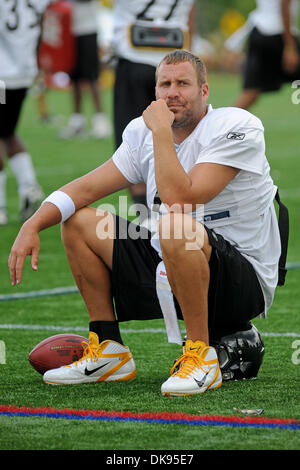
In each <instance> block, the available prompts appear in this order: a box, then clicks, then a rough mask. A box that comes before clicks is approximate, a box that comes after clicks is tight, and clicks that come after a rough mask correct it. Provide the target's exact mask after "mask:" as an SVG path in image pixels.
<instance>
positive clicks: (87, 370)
mask: <svg viewBox="0 0 300 470" xmlns="http://www.w3.org/2000/svg"><path fill="white" fill-rule="evenodd" d="M107 364H109V362H107V363H106V364H103V365H102V366H99V367H96V368H95V369H92V370H89V369H88V368H87V367H86V368H85V369H84V374H85V375H87V376H89V375H91V374H94V372H97V370H99V369H102V368H103V367H105V366H107Z"/></svg>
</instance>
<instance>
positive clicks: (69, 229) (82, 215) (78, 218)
mask: <svg viewBox="0 0 300 470" xmlns="http://www.w3.org/2000/svg"><path fill="white" fill-rule="evenodd" d="M88 217H89V208H88V207H84V208H82V209H79V210H78V211H76V212H75V213H74V214H73V215H72V216H71V217H70V218H69V219H67V220H66V221H65V222H63V223H62V224H61V236H62V240H63V242H64V243H65V242H67V240H68V239H69V238H70V237H72V236H73V235H74V234H76V235H78V234H79V233H80V232H82V231H83V229H84V228H86V226H87V221H88Z"/></svg>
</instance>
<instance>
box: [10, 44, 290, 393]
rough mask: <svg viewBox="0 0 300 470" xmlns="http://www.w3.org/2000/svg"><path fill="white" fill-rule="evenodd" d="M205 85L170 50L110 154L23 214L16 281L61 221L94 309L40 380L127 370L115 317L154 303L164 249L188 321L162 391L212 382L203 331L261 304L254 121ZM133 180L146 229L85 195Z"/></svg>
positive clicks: (263, 246)
mask: <svg viewBox="0 0 300 470" xmlns="http://www.w3.org/2000/svg"><path fill="white" fill-rule="evenodd" d="M208 96H209V88H208V84H207V81H206V73H205V67H204V64H203V63H202V61H201V60H200V59H199V58H197V57H196V56H194V55H193V54H191V53H189V52H187V51H184V50H180V51H179V50H177V51H174V52H171V53H169V54H168V55H166V56H165V58H164V59H163V60H162V62H161V63H160V64H159V65H158V68H157V82H156V98H157V100H156V101H154V102H152V103H151V104H150V106H148V108H147V109H146V110H145V111H144V113H143V116H141V117H140V118H137V119H134V120H133V121H131V123H130V124H129V125H128V126H127V128H126V130H125V132H124V134H123V142H122V144H121V146H120V147H119V148H118V149H117V151H116V152H115V153H114V155H113V156H112V158H111V159H110V160H109V161H107V162H105V163H104V164H103V165H101V166H100V167H98V168H97V169H95V170H94V171H92V172H91V173H88V174H87V175H85V176H83V177H81V178H79V179H77V180H75V181H73V182H71V183H69V184H67V185H65V186H63V187H62V188H60V190H59V191H58V192H55V193H53V194H52V195H50V197H49V198H47V199H46V200H45V202H44V203H43V204H42V206H41V207H40V209H39V210H38V211H37V212H36V213H35V215H34V216H33V217H32V218H31V219H30V220H28V221H27V222H26V223H25V224H24V225H23V227H22V228H21V231H20V233H19V235H18V237H17V239H16V241H15V243H14V245H13V248H12V251H11V254H10V257H9V267H10V275H11V280H12V283H13V284H16V283H19V282H21V278H22V268H23V264H24V260H25V257H26V255H31V263H32V267H33V269H37V264H38V253H39V236H38V233H39V231H40V230H43V229H45V228H47V227H50V226H52V225H54V224H58V223H59V222H63V223H62V240H63V243H64V246H65V249H66V253H67V257H68V261H69V264H70V267H71V270H72V273H73V276H74V279H75V281H76V283H77V286H78V288H79V291H80V293H81V295H82V297H83V299H84V301H85V304H86V307H87V310H88V313H89V316H90V336H89V347H87V348H86V351H85V354H84V356H83V358H82V359H81V360H80V361H77V362H75V363H73V364H71V365H69V366H65V367H61V368H59V369H54V370H50V371H48V372H46V373H45V375H44V381H45V382H46V383H49V384H75V383H85V382H99V381H100V382H101V381H115V380H128V379H132V378H134V377H135V374H136V370H135V363H134V360H133V358H132V355H131V353H130V350H129V348H128V347H126V346H124V345H123V342H122V338H121V335H120V331H119V326H118V322H120V321H128V320H136V319H153V318H161V317H162V314H163V312H162V308H161V303H160V301H159V299H158V295H157V286H156V269H157V266H158V264H159V263H161V262H162V261H163V262H164V267H165V272H166V273H167V278H168V283H169V285H170V287H171V290H172V293H173V296H174V302H175V306H176V312H177V315H178V318H183V320H184V323H185V327H186V333H187V339H186V342H185V345H184V348H183V354H182V356H180V358H179V359H178V360H177V361H176V367H174V368H172V371H171V376H170V377H169V378H168V379H167V380H166V381H164V383H163V384H162V387H161V392H162V394H163V395H192V394H198V393H202V392H204V391H205V390H207V389H214V388H218V387H220V386H221V384H222V374H221V371H220V367H219V361H218V356H217V353H216V350H215V349H214V348H213V347H212V346H211V344H212V343H213V341H215V340H218V339H220V338H222V337H224V336H226V335H231V334H234V333H235V332H237V331H247V330H249V329H250V327H251V324H250V323H249V321H250V320H251V319H252V318H254V317H256V316H258V315H260V314H262V315H265V314H266V311H267V310H268V309H269V308H270V306H271V304H272V301H273V296H274V291H275V287H276V285H277V280H278V260H279V256H280V251H281V247H280V236H279V230H278V223H277V218H276V213H275V209H274V205H273V199H274V196H275V193H276V189H277V188H276V187H275V186H274V184H273V181H272V179H271V177H270V172H269V171H270V167H269V164H268V161H267V159H266V156H265V141H264V130H263V126H262V123H261V121H260V120H259V119H258V118H256V117H255V116H253V115H252V114H250V113H249V112H247V111H245V110H242V109H238V108H219V109H213V108H212V106H211V105H207V100H208ZM138 182H145V183H146V185H147V201H148V205H149V207H151V205H152V203H153V201H154V202H155V203H156V204H155V205H156V210H158V212H159V224H158V232H157V233H156V234H154V236H153V237H152V238H151V239H150V236H151V234H150V232H148V231H146V229H142V228H141V230H140V231H139V232H138V230H133V227H132V224H131V223H130V222H128V221H124V219H121V218H119V217H118V216H114V215H112V214H109V213H106V212H102V214H100V215H99V213H97V211H96V209H94V208H90V207H88V205H89V204H91V203H93V202H94V201H97V200H99V199H102V198H104V197H105V196H107V195H109V194H111V193H114V192H116V191H118V190H120V189H122V188H127V187H129V186H130V185H131V184H136V183H138ZM105 231H106V233H104V232H105ZM133 233H134V234H135V235H134V236H132V234H133ZM104 235H105V236H104ZM113 301H114V304H113ZM113 305H114V306H113ZM116 318H117V320H116Z"/></svg>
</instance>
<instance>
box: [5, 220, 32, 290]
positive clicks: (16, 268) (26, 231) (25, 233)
mask: <svg viewBox="0 0 300 470" xmlns="http://www.w3.org/2000/svg"><path fill="white" fill-rule="evenodd" d="M39 252H40V238H39V234H38V231H36V230H35V229H34V228H33V227H32V225H31V224H30V222H29V221H28V222H25V224H24V225H23V226H22V228H21V230H20V232H19V234H18V236H17V238H16V240H15V242H14V244H13V246H12V249H11V252H10V255H9V258H8V267H9V273H10V279H11V283H12V285H13V286H15V285H16V284H20V282H21V281H22V273H23V267H24V262H25V258H26V256H31V267H32V269H33V270H34V271H37V269H38V261H39Z"/></svg>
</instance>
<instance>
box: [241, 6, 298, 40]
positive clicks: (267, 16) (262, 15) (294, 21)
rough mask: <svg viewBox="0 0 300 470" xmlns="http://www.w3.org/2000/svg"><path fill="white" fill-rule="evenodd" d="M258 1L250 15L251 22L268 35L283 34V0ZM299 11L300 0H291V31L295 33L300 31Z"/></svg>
mask: <svg viewBox="0 0 300 470" xmlns="http://www.w3.org/2000/svg"><path fill="white" fill-rule="evenodd" d="M256 2H257V8H256V9H255V10H254V11H253V12H252V13H251V14H250V16H249V21H250V23H251V24H252V25H253V26H255V27H256V28H257V29H258V30H259V31H260V32H261V33H262V34H265V35H267V36H269V35H275V34H282V33H283V21H282V13H281V0H256ZM298 12H299V0H291V7H290V14H291V32H292V33H293V34H295V35H297V34H298V33H299V30H298Z"/></svg>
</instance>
